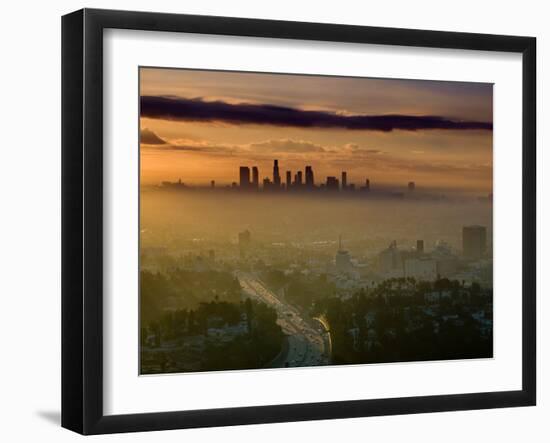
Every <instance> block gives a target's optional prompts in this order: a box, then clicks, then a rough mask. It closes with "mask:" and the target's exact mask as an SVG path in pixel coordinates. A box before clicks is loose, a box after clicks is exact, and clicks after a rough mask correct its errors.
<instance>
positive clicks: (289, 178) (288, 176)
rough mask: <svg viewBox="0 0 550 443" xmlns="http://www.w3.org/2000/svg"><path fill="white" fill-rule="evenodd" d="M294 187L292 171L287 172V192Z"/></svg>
mask: <svg viewBox="0 0 550 443" xmlns="http://www.w3.org/2000/svg"><path fill="white" fill-rule="evenodd" d="M291 186H292V171H286V189H287V191H288V190H289V189H290V187H291Z"/></svg>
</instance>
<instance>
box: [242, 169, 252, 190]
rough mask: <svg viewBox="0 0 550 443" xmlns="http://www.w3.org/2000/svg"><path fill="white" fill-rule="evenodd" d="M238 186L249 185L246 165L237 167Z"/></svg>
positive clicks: (246, 186) (248, 171)
mask: <svg viewBox="0 0 550 443" xmlns="http://www.w3.org/2000/svg"><path fill="white" fill-rule="evenodd" d="M239 186H240V187H241V188H243V189H248V188H249V187H250V168H249V167H248V166H241V167H240V168H239Z"/></svg>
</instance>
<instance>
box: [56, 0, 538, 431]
mask: <svg viewBox="0 0 550 443" xmlns="http://www.w3.org/2000/svg"><path fill="white" fill-rule="evenodd" d="M535 51H536V41H535V39H534V38H531V37H515V36H514V37H512V36H498V35H484V34H465V33H452V32H436V31H421V30H409V29H388V28H373V27H362V26H348V25H337V24H318V23H298V22H281V21H270V20H256V19H243V18H227V17H207V16H190V15H172V14H157V13H146V12H123V11H107V10H90V9H84V10H80V11H77V12H74V13H72V14H69V15H66V16H64V17H63V21H62V55H63V66H62V76H63V79H62V83H63V85H62V86H63V88H62V89H63V94H62V105H63V116H62V121H63V123H62V125H63V127H62V135H63V137H62V139H63V146H62V161H63V165H62V173H63V179H62V185H63V186H62V187H63V195H62V197H63V210H62V212H63V214H62V220H63V227H62V239H63V245H62V252H63V264H62V268H63V275H62V280H63V291H62V292H63V294H62V297H63V302H62V308H63V312H62V321H63V325H62V335H63V337H62V359H63V361H62V371H63V374H62V425H63V426H64V427H66V428H68V429H71V430H73V431H76V432H79V433H82V434H101V433H114V432H131V431H149V430H161V429H177V428H191V427H207V426H228V425H238V424H252V423H272V422H284V421H299V420H319V419H330V418H346V417H362V416H376V415H388V414H411V413H423V412H435V411H456V410H466V409H484V408H500V407H514V406H530V405H535V402H536V372H535V371H536V354H535V349H536V345H535V329H536V328H535V320H536V315H535V309H536V306H535V305H536V303H535V301H536V287H535V286H536V285H535V258H536V238H535V232H536V229H535V228H536V216H535V202H536V189H535V169H536V168H535V139H536V137H535V131H536V126H535V121H536V119H535V110H536V106H535V83H536V82H535V72H536V69H535V60H536V53H535Z"/></svg>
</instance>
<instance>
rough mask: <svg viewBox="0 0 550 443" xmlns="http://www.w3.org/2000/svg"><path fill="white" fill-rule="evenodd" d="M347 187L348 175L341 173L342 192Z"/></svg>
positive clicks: (344, 172)
mask: <svg viewBox="0 0 550 443" xmlns="http://www.w3.org/2000/svg"><path fill="white" fill-rule="evenodd" d="M347 187H348V173H347V172H346V171H342V190H346V189H347Z"/></svg>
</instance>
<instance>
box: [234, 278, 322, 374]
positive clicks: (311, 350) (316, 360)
mask: <svg viewBox="0 0 550 443" xmlns="http://www.w3.org/2000/svg"><path fill="white" fill-rule="evenodd" d="M237 276H238V278H239V281H240V283H241V287H242V288H243V290H244V291H245V293H246V294H247V295H248V296H249V297H250V298H252V299H253V300H257V301H262V302H264V303H266V304H268V305H269V306H271V307H273V308H274V309H275V310H276V311H277V315H278V320H277V323H278V324H279V325H280V326H281V328H282V330H283V332H284V333H285V334H286V335H287V339H288V352H286V356H284V359H282V360H277V367H287V366H288V367H298V366H320V365H327V364H329V355H328V350H327V349H326V348H327V345H326V343H327V342H328V340H327V337H326V335H328V333H327V332H325V331H324V330H323V329H322V328H321V327H319V328H317V327H315V326H313V324H314V323H313V322H312V323H310V322H308V321H306V320H304V318H302V317H301V315H300V313H299V311H298V310H297V309H296V308H294V307H293V306H291V305H289V304H288V303H286V302H284V301H283V300H281V299H280V298H278V297H277V296H276V295H275V293H273V292H272V291H271V290H270V289H268V288H267V287H265V286H264V284H263V283H262V282H261V281H260V280H259V279H258V278H257V277H255V276H254V275H252V274H250V273H242V272H240V273H238V274H237ZM319 326H320V325H319Z"/></svg>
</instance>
